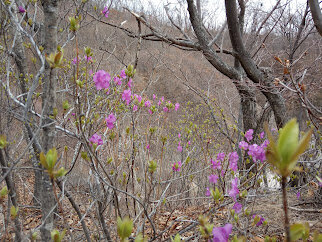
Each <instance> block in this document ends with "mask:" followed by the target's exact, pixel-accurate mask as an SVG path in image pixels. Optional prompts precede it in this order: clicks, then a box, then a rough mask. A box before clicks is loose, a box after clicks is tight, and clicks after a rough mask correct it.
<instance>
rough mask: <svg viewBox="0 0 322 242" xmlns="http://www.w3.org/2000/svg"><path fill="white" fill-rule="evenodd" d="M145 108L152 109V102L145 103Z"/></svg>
mask: <svg viewBox="0 0 322 242" xmlns="http://www.w3.org/2000/svg"><path fill="white" fill-rule="evenodd" d="M144 106H146V107H147V108H149V107H151V102H150V101H149V100H147V101H145V103H144Z"/></svg>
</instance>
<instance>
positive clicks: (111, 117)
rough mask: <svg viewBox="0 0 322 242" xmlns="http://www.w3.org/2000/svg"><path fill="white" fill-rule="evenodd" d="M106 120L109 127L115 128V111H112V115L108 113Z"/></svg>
mask: <svg viewBox="0 0 322 242" xmlns="http://www.w3.org/2000/svg"><path fill="white" fill-rule="evenodd" d="M105 121H106V126H107V127H108V128H109V129H113V128H114V123H115V122H116V117H115V115H114V114H113V113H111V114H110V115H108V117H107V118H106V119H105Z"/></svg>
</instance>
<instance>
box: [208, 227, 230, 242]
mask: <svg viewBox="0 0 322 242" xmlns="http://www.w3.org/2000/svg"><path fill="white" fill-rule="evenodd" d="M232 228H233V226H232V225H231V224H226V225H225V226H224V227H215V228H213V230H212V235H213V238H212V242H228V239H229V235H230V234H231V230H232Z"/></svg>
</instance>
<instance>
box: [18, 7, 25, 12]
mask: <svg viewBox="0 0 322 242" xmlns="http://www.w3.org/2000/svg"><path fill="white" fill-rule="evenodd" d="M18 11H19V13H25V12H26V9H25V8H24V7H23V6H19V7H18Z"/></svg>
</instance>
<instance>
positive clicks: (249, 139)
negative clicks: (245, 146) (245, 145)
mask: <svg viewBox="0 0 322 242" xmlns="http://www.w3.org/2000/svg"><path fill="white" fill-rule="evenodd" d="M253 133H254V130H252V129H250V130H248V131H247V132H246V133H245V138H246V140H247V141H248V142H249V141H251V140H252V139H253Z"/></svg>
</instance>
